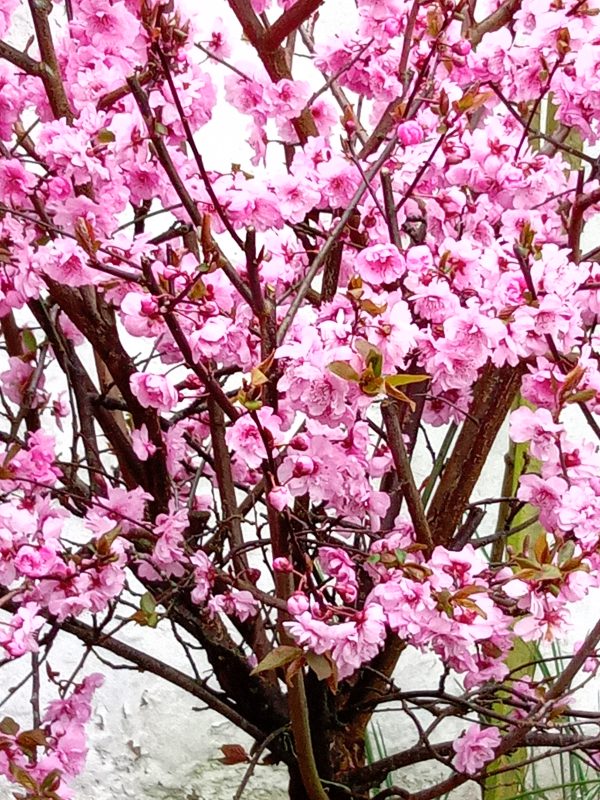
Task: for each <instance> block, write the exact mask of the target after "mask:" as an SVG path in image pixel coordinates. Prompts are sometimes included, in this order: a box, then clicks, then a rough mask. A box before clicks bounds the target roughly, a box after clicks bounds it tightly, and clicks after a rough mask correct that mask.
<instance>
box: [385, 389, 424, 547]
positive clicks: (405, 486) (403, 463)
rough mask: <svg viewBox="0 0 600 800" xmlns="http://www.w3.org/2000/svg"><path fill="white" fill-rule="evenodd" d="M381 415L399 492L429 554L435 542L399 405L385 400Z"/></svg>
mask: <svg viewBox="0 0 600 800" xmlns="http://www.w3.org/2000/svg"><path fill="white" fill-rule="evenodd" d="M381 415H382V417H383V422H384V425H385V428H386V431H387V443H388V446H389V448H390V451H391V453H392V458H393V460H394V465H395V467H396V473H397V475H398V491H399V492H401V494H402V496H403V497H404V498H405V499H406V505H407V508H408V512H409V514H410V518H411V520H412V523H413V525H414V526H415V538H416V540H417V542H418V543H419V544H422V545H424V546H425V547H426V548H427V552H428V553H431V551H432V550H433V547H434V540H433V538H432V535H431V531H430V530H429V524H428V522H427V517H426V516H425V509H424V508H423V503H422V502H421V497H420V495H419V491H418V489H417V486H416V484H415V479H414V476H413V473H412V469H411V466H410V461H409V460H408V454H407V452H406V447H405V445H404V439H403V438H402V428H401V426H400V420H399V418H398V404H397V403H396V402H395V401H391V400H384V401H383V403H382V404H381Z"/></svg>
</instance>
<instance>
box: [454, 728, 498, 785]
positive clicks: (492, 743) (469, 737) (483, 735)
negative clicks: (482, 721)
mask: <svg viewBox="0 0 600 800" xmlns="http://www.w3.org/2000/svg"><path fill="white" fill-rule="evenodd" d="M501 741H502V737H501V736H500V731H499V730H498V728H492V727H485V728H482V727H481V725H477V724H474V725H471V726H470V727H469V728H467V730H466V731H465V733H463V735H462V736H461V737H460V738H459V739H456V740H455V742H454V743H453V747H454V752H455V753H456V755H455V756H454V759H453V761H452V764H453V766H454V767H455V768H456V769H457V770H458V771H459V772H465V773H466V774H467V775H476V774H477V773H478V772H479V771H480V770H481V769H482V768H483V767H484V766H485V765H486V764H487V763H488V762H489V761H492V759H493V758H494V751H495V749H496V748H497V747H498V745H499V744H500V742H501Z"/></svg>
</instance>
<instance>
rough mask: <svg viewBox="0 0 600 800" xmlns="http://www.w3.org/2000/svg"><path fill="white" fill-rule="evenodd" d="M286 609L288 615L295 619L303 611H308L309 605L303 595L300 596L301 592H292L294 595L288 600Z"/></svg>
mask: <svg viewBox="0 0 600 800" xmlns="http://www.w3.org/2000/svg"><path fill="white" fill-rule="evenodd" d="M287 607H288V611H289V612H290V614H292V615H293V616H294V617H297V616H298V615H299V614H302V613H303V612H304V611H308V609H309V607H310V603H309V602H308V597H307V596H306V595H305V594H302V592H294V594H293V595H291V596H290V597H289V598H288V601H287Z"/></svg>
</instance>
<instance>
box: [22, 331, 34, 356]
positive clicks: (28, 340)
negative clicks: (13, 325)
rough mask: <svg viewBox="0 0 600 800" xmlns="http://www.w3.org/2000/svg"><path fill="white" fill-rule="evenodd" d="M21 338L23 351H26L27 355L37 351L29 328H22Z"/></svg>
mask: <svg viewBox="0 0 600 800" xmlns="http://www.w3.org/2000/svg"><path fill="white" fill-rule="evenodd" d="M22 337H23V345H24V347H25V350H27V352H28V353H35V351H36V350H37V342H36V340H35V336H34V335H33V333H32V332H31V331H30V330H29V328H23V332H22Z"/></svg>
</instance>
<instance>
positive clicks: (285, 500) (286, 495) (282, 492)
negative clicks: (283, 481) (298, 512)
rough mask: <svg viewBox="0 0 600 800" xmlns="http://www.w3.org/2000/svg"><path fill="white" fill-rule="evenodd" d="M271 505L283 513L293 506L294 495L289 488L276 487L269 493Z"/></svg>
mask: <svg viewBox="0 0 600 800" xmlns="http://www.w3.org/2000/svg"><path fill="white" fill-rule="evenodd" d="M269 503H270V504H271V505H272V506H273V508H276V509H277V511H283V509H284V508H289V506H291V505H292V495H291V494H290V490H289V489H288V488H287V486H275V488H274V489H271V491H270V492H269Z"/></svg>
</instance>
